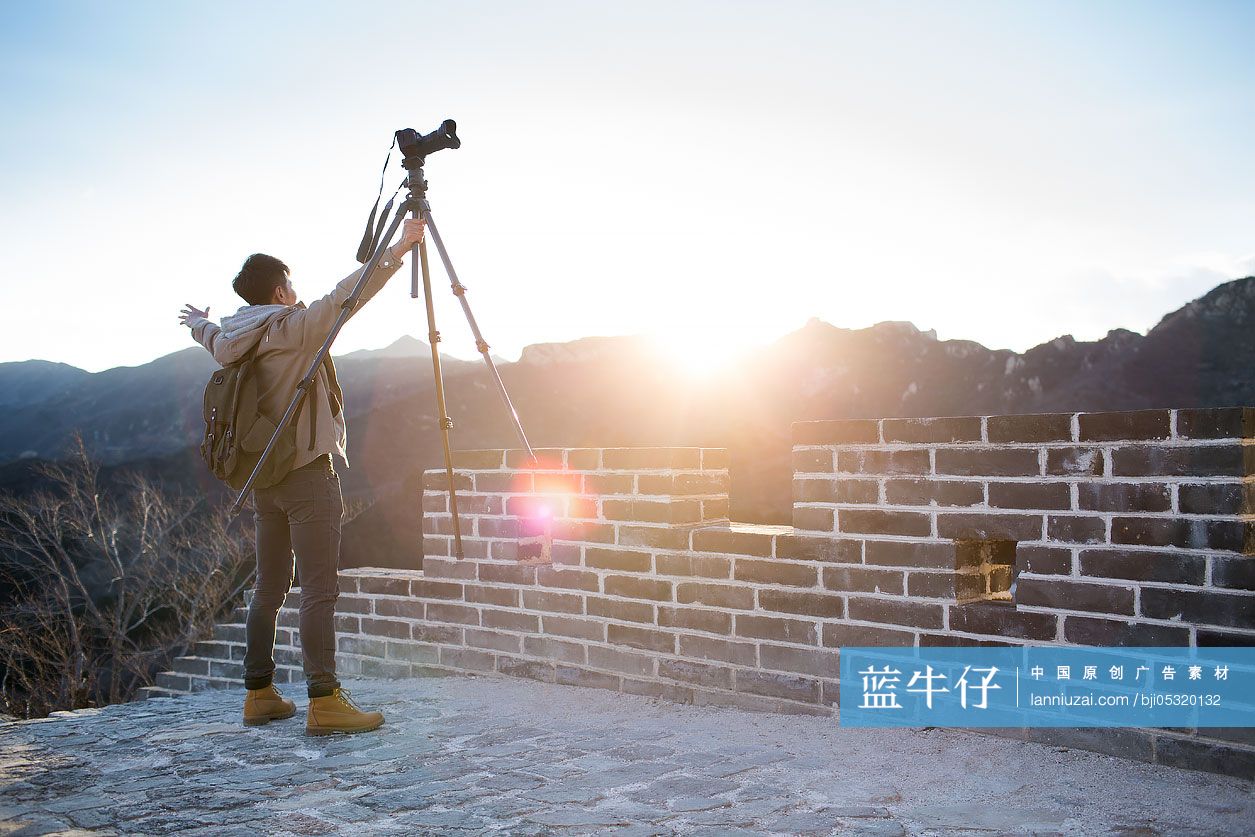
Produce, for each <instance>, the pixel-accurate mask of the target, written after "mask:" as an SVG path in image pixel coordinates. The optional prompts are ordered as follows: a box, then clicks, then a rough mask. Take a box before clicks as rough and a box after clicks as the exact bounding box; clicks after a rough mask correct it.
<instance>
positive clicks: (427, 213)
mask: <svg viewBox="0 0 1255 837" xmlns="http://www.w3.org/2000/svg"><path fill="white" fill-rule="evenodd" d="M423 219H424V220H425V221H426V222H427V232H428V233H429V234H430V235H431V240H432V241H434V242H435V244H436V252H437V253H439V254H440V260H441V261H442V262H444V269H445V273H447V274H448V275H449V282H450V284H452V286H453V295H454V296H456V297H457V298H458V302H460V303H462V312H463V313H464V314H466V321H467V322H468V323H470V325H471V333H472V334H474V335H475V348H476V349H478V350H479V353H480V354H481V355H482V356H483V358H484V363H486V364H488V371H489V372H490V373H491V374H492V379H493V381H494V382H495V383H496V384H497V392H498V393H499V394H500V395H501V400H502V401H503V402H505V408H506V410H508V411H509V413H510V420H511V421H512V422H513V423H514V432H515V433H517V434H518V437H519V441H520V442H522V443H523V448H524V450H526V451H527V454H528V456H530V457H531V458H532V460H533V461H535V459H536V454H535V453H534V452H533V451H532V446H531V444H529V443H528V441H527V434H526V433H524V432H523V423H522V422H520V421H519V414H518V411H516V410H515V409H514V403H513V402H511V401H510V394H509V393H507V392H506V389H505V384H504V383H503V382H502V380H501V374H500V373H499V372H498V371H497V365H496V364H495V363H493V360H492V356H491V355H490V354H489V353H488V349H489V346H488V343H486V342H485V341H484V336H483V335H482V334H480V333H479V324H478V323H476V322H475V315H474V314H472V313H471V305H470V303H469V302H467V301H466V288H465V287H464V286H463V285H462V283H461V282H460V281H458V274H457V271H455V270H454V269H453V262H451V261H449V253H448V251H446V250H445V248H444V241H443V240H442V239H441V238H440V231H439V230H438V229H436V221H435V219H434V218H432V217H431V208H430V207H428V206H424V208H423ZM425 269H426V262H424V271H425ZM428 305H429V306H430V302H429V303H428ZM433 350H434V347H433Z"/></svg>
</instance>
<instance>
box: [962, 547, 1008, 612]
mask: <svg viewBox="0 0 1255 837" xmlns="http://www.w3.org/2000/svg"><path fill="white" fill-rule="evenodd" d="M954 554H955V562H954V564H955V566H954V573H955V579H954V589H955V599H956V600H958V601H960V602H979V601H1006V602H1010V601H1012V600H1013V598H1014V595H1015V576H1016V572H1015V541H1002V540H987V541H955V553H954Z"/></svg>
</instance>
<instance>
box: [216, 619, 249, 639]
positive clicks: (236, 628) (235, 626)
mask: <svg viewBox="0 0 1255 837" xmlns="http://www.w3.org/2000/svg"><path fill="white" fill-rule="evenodd" d="M244 637H245V628H244V623H243V622H221V623H219V624H217V625H214V634H213V638H214V639H215V640H217V641H218V642H244V641H245V639H244Z"/></svg>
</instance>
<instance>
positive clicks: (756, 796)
mask: <svg viewBox="0 0 1255 837" xmlns="http://www.w3.org/2000/svg"><path fill="white" fill-rule="evenodd" d="M346 685H347V686H349V687H350V688H351V690H352V692H353V695H354V697H355V698H357V699H358V701H359V703H361V704H362V705H364V706H368V707H377V708H381V709H383V710H384V712H385V713H386V715H387V718H388V721H387V723H386V724H385V726H384V727H383V728H382V729H381V730H379V731H377V732H374V733H366V734H361V735H356V736H336V737H328V738H308V737H306V736H305V735H303V729H304V711H303V710H304V704H305V699H304V696H303V695H301V694H295V695H291V696H292V697H295V698H296V700H297V705H298V707H300V710H301V711H299V712H298V714H297V716H296V717H294V718H291V719H289V720H286V721H279V722H274V723H271V724H270V725H268V726H264V727H244V726H242V725H241V724H240V711H241V706H242V702H243V691H242V690H239V689H237V690H231V691H212V692H202V693H198V694H196V695H192V696H190V697H181V698H176V699H166V700H150V701H147V702H141V703H131V704H124V705H120V706H110V707H107V708H106V709H104V710H100V711H97V710H87V711H85V712H80V713H74V714H62V715H60V716H58V717H54V718H50V719H46V720H41V721H31V722H19V723H9V724H5V725H3V726H0V834H6V835H7V834H14V835H16V834H22V835H25V834H50V833H60V832H67V833H88V832H94V833H122V834H171V833H179V834H212V835H235V834H239V835H255V834H258V833H262V834H277V835H298V834H371V835H376V834H382V835H388V834H398V835H400V834H406V835H409V834H423V833H431V834H449V833H475V834H478V833H485V832H503V833H508V834H553V833H560V834H579V833H606V832H609V833H617V834H642V835H643V834H672V833H675V834H719V835H727V834H738V833H755V834H761V833H779V834H832V833H836V834H877V835H900V834H901V835H905V834H910V835H924V834H991V833H994V834H1115V835H1124V836H1125V837H1132V835H1156V834H1165V835H1168V834H1171V835H1177V834H1226V835H1231V834H1243V833H1246V834H1249V833H1252V828H1255V796H1253V787H1252V783H1250V782H1244V781H1241V780H1237V779H1230V778H1225V777H1222V776H1214V775H1209V774H1204V773H1194V772H1190V771H1183V770H1177V769H1174V768H1167V767H1159V766H1154V765H1148V764H1141V763H1135V762H1129V761H1123V760H1121V759H1116V758H1112V757H1109V756H1102V755H1097V754H1094V753H1088V752H1081V751H1069V750H1064V749H1062V748H1058V747H1048V746H1043V745H1037V744H1025V743H1022V742H1016V741H1012V740H1008V739H1001V738H993V737H988V736H982V735H973V734H969V733H964V732H959V731H954V730H935V729H934V730H925V731H913V730H856V729H839V728H837V727H836V726H835V724H834V722H833V721H832V719H829V718H815V717H797V716H783V715H765V714H757V713H751V712H745V711H741V710H736V709H721V708H711V707H693V706H677V705H674V704H669V703H658V702H655V701H651V700H649V699H646V698H638V697H633V696H629V695H623V694H618V693H613V692H604V691H599V690H590V689H577V688H573V687H567V686H555V685H548V684H542V683H533V682H530V681H525V680H512V679H504V678H502V679H498V678H470V677H449V678H432V679H423V680H392V681H389V680H371V681H359V682H348V683H346ZM288 691H289V692H295V691H297V690H296V689H294V688H293V689H289V690H288Z"/></svg>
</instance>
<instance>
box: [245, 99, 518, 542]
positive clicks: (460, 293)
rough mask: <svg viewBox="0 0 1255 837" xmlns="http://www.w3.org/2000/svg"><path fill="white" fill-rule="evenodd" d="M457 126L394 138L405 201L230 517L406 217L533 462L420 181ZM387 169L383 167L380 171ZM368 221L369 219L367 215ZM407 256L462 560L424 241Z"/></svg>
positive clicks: (449, 425) (453, 142)
mask: <svg viewBox="0 0 1255 837" xmlns="http://www.w3.org/2000/svg"><path fill="white" fill-rule="evenodd" d="M456 132H457V124H456V123H455V122H454V121H453V120H452V119H446V120H445V121H444V122H442V123H441V125H440V127H439V128H438V129H436V130H435V131H432V132H431V133H430V134H427V135H425V136H424V135H421V134H419V133H418V132H417V131H414V130H413V129H411V128H405V129H402V130H400V131H397V132H396V140H397V144H398V146H399V148H400V150H401V153H402V154H403V155H404V157H403V159H402V161H401V165H402V166H403V167H404V168H405V171H406V186H407V187H408V191H407V194H406V197H405V200H404V201H403V202H402V203H401V205H400V206H398V207H397V211H396V215H395V216H394V217H393V219H392V223H391V224H390V225H389V226H388V230H387V232H386V233H385V234H384V235H382V236H378V241H377V242H375V245H374V247H373V248H372V249H371V256H370V258H369V260H367V262H366V265H365V267H363V268H362V272H361V275H360V276H359V277H358V280H357V284H356V285H355V286H354V287H353V292H352V293H351V294H349V297H348V299H346V300H345V301H344V303H343V305H341V309H340V314H339V316H338V317H336V321H335V323H334V324H333V325H332V326H331V331H330V333H329V334H328V335H327V339H326V340H324V341H323V344H322V347H321V348H319V350H318V352H317V354H316V355H315V356H314V359H313V361H312V362H311V363H310V366H309V371H307V372H306V373H305V376H304V377H303V378H301V380H300V382H299V383H298V384H297V385H296V394H295V395H294V396H293V397H292V401H291V403H290V404H288V408H287V410H285V411H284V413H283V417H282V418H281V419H280V420H279V423H278V425H277V426H276V427H275V431H274V433H273V434H272V435H271V437H270V441H269V442H267V444H266V447H265V449H264V450H263V451H262V454H261V458H260V459H259V460H258V461H257V464H256V465H255V466H254V467H253V472H252V474H250V475H249V478H248V481H247V482H246V483H245V484H244V487H243V488H242V489H241V490H240V496H239V497H237V498H236V499H235V502H234V503H233V504H232V506H231V513H232V514H238V513H239V512H240V510H241V509H242V508H243V507H244V501H245V500H246V499H247V498H248V495H249V492H250V491H252V489H253V483H254V482H256V480H257V475H258V474H259V473H260V472H261V469H262V465H263V463H265V461H266V459H267V458H268V457H269V456H270V454H271V453H272V452H273V450H274V447H275V445H276V443H277V441H278V439H279V435H280V434H281V433H282V432H283V431H284V429H285V428H286V427H287V426H288V424H290V423H291V421H292V419H293V417H294V416H295V415H296V412H297V410H298V409H299V408H300V406H301V404H302V403H303V402H304V400H305V399H306V398H307V397H308V396H309V392H310V390H311V388H312V387H313V386H314V380H315V376H316V375H317V374H318V369H319V367H321V366H322V362H323V359H324V358H325V357H326V356H327V353H328V352H329V351H331V344H332V343H333V342H335V339H336V337H337V335H339V333H340V329H341V328H343V327H344V324H345V322H347V321H348V319H349V317H350V316H351V315H352V313H353V310H354V309H355V308H356V307H357V303H358V299H359V298H360V297H361V295H362V290H363V289H364V288H365V287H366V283H367V282H369V281H370V277H371V274H372V273H374V272H375V267H376V266H377V265H378V263H379V260H380V258H382V257H383V252H384V250H385V249H386V248H387V247H388V246H389V244H390V243H391V241H392V237H393V236H394V235H396V232H397V230H398V229H399V228H400V226H401V222H402V221H403V220H405V216H406V213H409V214H410V215H411V217H413V218H415V219H422V220H423V221H424V224H425V227H426V229H427V231H428V232H429V233H430V234H431V239H432V241H434V242H435V244H436V251H437V252H438V253H439V254H440V261H441V262H443V263H444V269H445V273H446V274H447V275H448V277H449V283H450V286H451V289H452V291H453V294H454V296H456V297H457V298H458V302H460V303H461V304H462V312H463V313H464V314H465V315H466V320H467V322H468V323H469V324H470V326H471V333H472V334H473V335H474V336H475V348H476V349H478V350H479V353H480V354H481V355H483V358H484V363H486V364H487V365H488V371H489V373H490V374H491V375H492V379H493V382H494V383H495V384H496V386H497V392H498V393H499V394H500V395H501V400H502V401H503V402H504V404H505V408H506V411H507V412H508V413H509V416H510V420H511V422H512V423H513V425H514V431H515V433H517V434H518V437H519V441H520V442H522V445H523V449H524V450H526V451H527V454H528V456H529V457H530V458H531V459H532V460H533V461H535V458H536V456H535V453H534V452H533V451H532V446H531V445H530V444H529V443H528V441H527V434H526V433H524V432H523V425H522V423H521V422H520V421H519V414H518V412H517V411H516V410H515V409H514V404H513V402H511V401H510V395H509V393H507V392H506V389H505V384H504V383H503V382H502V380H501V374H500V373H499V372H498V371H497V365H496V364H495V363H494V362H493V359H492V356H491V355H490V354H489V352H488V349H489V346H488V343H487V342H486V341H485V340H484V337H483V335H482V334H481V333H480V331H479V324H478V323H476V321H475V315H474V314H473V313H472V312H471V306H470V303H468V302H467V301H466V287H465V286H464V285H463V284H462V283H461V282H460V281H459V280H458V275H457V271H455V270H454V269H453V262H452V261H450V259H449V253H448V251H447V250H445V246H444V241H443V240H442V239H441V238H440V231H439V229H437V227H436V222H435V219H434V218H432V215H431V205H430V204H429V203H428V201H427V181H426V179H425V178H424V177H423V165H424V164H425V163H426V158H427V155H428V154H431V153H434V152H436V151H439V150H441V149H444V148H458V147H460V146H461V144H462V141H461V140H460V139H458V136H457V133H456ZM385 168H386V166H385ZM391 206H392V201H389V202H388V204H387V205H386V206H385V207H384V213H383V214H384V215H385V216H386V215H387V213H388V210H389V209H390V208H391ZM372 216H373V213H372ZM382 226H383V219H382V218H381V219H380V227H382ZM410 256H411V264H410V269H411V279H410V296H411V297H413V298H415V299H417V298H418V281H419V275H420V271H421V275H422V280H423V297H424V301H425V302H426V305H427V339H428V342H429V343H430V344H431V364H432V372H433V375H434V376H435V381H436V409H437V410H438V411H439V412H440V439H441V443H442V444H443V447H444V463H445V474H446V475H447V477H448V481H449V511H450V512H451V513H452V516H453V544H454V555H456V556H457V557H458V558H462V527H461V524H460V520H459V517H458V500H457V490H456V486H455V484H454V480H453V454H452V452H451V450H450V448H449V431H450V430H452V429H453V419H452V418H450V417H449V412H448V408H447V405H446V403H445V394H444V376H443V375H442V373H441V371H440V348H439V344H440V332H439V331H437V330H436V311H435V307H434V305H433V303H432V292H431V273H430V271H429V270H428V267H427V239H426V237H424V239H423V240H422V241H421V242H419V243H418V244H415V245H414V246H413V248H412V249H411V251H410Z"/></svg>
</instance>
